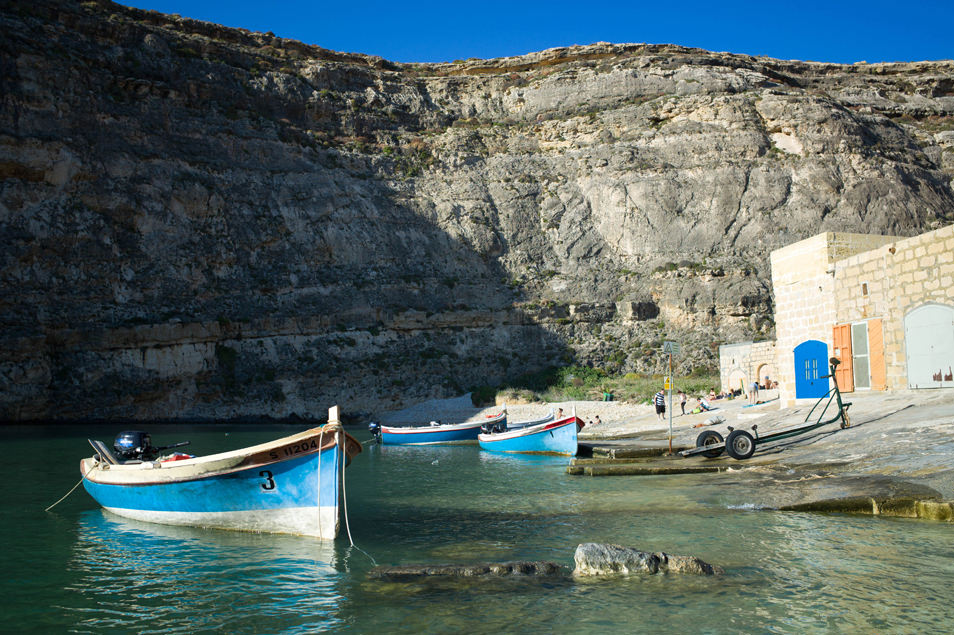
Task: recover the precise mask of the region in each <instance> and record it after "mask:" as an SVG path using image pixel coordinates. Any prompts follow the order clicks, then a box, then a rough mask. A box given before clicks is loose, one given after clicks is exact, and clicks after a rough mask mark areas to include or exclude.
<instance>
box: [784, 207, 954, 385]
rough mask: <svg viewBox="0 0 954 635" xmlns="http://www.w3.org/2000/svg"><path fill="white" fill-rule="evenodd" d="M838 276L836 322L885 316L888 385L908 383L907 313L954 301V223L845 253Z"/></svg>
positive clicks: (857, 320) (835, 278) (838, 265)
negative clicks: (852, 254) (865, 249)
mask: <svg viewBox="0 0 954 635" xmlns="http://www.w3.org/2000/svg"><path fill="white" fill-rule="evenodd" d="M885 238H887V237H885ZM834 281H835V307H836V310H835V323H837V324H846V323H854V322H860V321H864V320H868V319H872V318H880V319H881V320H882V328H883V332H884V353H885V367H886V369H885V370H886V375H887V377H886V379H887V388H888V390H899V389H904V388H907V387H908V378H907V359H906V352H905V345H904V317H905V315H906V314H907V313H908V312H909V311H911V310H912V309H915V308H917V307H919V306H921V305H923V304H926V303H929V302H937V303H940V304H947V305H954V225H951V226H948V227H942V228H941V229H937V230H935V231H932V232H928V233H926V234H921V235H920V236H915V237H913V238H904V239H898V238H893V239H890V240H889V241H886V242H884V243H883V244H882V245H880V246H878V247H877V248H876V249H872V250H870V251H866V252H864V253H860V254H856V255H854V256H852V257H849V258H845V259H843V260H841V261H839V262H837V263H835V271H834ZM776 321H778V318H776Z"/></svg>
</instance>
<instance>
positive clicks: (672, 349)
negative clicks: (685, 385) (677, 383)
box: [663, 342, 679, 456]
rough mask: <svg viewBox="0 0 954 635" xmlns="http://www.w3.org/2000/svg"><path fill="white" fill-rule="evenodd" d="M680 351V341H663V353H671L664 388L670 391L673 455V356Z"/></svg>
mask: <svg viewBox="0 0 954 635" xmlns="http://www.w3.org/2000/svg"><path fill="white" fill-rule="evenodd" d="M678 352H679V342H663V353H664V354H665V355H669V374H668V375H666V383H665V384H664V385H663V389H664V390H668V391H669V454H670V456H671V455H672V356H673V355H675V354H676V353H678Z"/></svg>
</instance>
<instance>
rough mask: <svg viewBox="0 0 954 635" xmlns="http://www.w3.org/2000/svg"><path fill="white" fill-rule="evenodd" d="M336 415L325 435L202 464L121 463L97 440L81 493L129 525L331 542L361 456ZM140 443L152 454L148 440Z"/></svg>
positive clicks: (84, 466)
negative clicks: (347, 480)
mask: <svg viewBox="0 0 954 635" xmlns="http://www.w3.org/2000/svg"><path fill="white" fill-rule="evenodd" d="M332 411H333V412H334V414H335V416H334V418H333V419H330V421H329V423H328V424H326V425H324V426H321V427H319V428H313V429H311V430H306V431H304V432H300V433H298V434H294V435H292V436H289V437H284V438H282V439H277V440H275V441H270V442H268V443H262V444H260V445H256V446H252V447H249V448H243V449H241V450H234V451H231V452H223V453H220V454H212V455H208V456H202V457H192V456H189V455H183V454H175V455H172V456H171V457H165V458H163V457H157V458H156V459H155V460H149V457H150V453H149V452H148V451H147V452H145V453H142V452H140V455H141V456H143V457H144V458H143V459H136V460H127V461H123V460H121V459H120V458H117V457H116V456H115V455H114V454H113V453H112V452H111V451H110V450H109V449H108V448H106V446H105V444H103V443H102V442H100V441H92V440H91V441H90V443H91V444H92V445H93V447H94V449H95V450H96V455H95V456H93V457H90V458H88V459H83V460H82V461H81V462H80V472H81V473H82V475H83V486H84V487H85V488H86V491H87V492H89V494H90V496H92V497H93V498H94V499H95V500H96V502H98V503H99V504H100V505H102V506H103V507H104V508H106V509H107V510H108V511H110V512H112V513H114V514H117V515H119V516H124V517H126V518H133V519H136V520H142V521H147V522H153V523H161V524H167V525H190V526H197V527H212V528H218V529H235V530H245V531H256V532H267V533H284V534H299V535H304V536H315V537H317V538H321V539H325V540H331V539H334V538H335V537H336V536H337V535H338V528H339V524H340V522H339V520H340V517H341V514H340V508H341V507H343V505H340V503H342V501H343V496H342V492H343V484H344V468H345V466H346V465H347V464H348V463H349V462H350V460H351V458H352V457H353V456H355V455H357V454H358V453H359V452H361V444H360V443H359V442H358V441H357V440H355V439H354V438H353V437H351V436H350V435H348V434H346V433H345V432H344V430H343V429H342V428H341V425H340V424H339V423H338V422H337V416H336V415H337V412H336V411H337V408H333V409H332ZM141 436H144V437H145V438H146V440H147V442H146V444H145V445H146V446H148V435H144V434H141ZM118 441H119V440H118V439H117V442H118ZM115 447H116V449H117V451H120V450H122V448H121V447H120V446H119V445H118V444H117V445H116V446H115ZM136 449H137V450H147V449H151V448H136Z"/></svg>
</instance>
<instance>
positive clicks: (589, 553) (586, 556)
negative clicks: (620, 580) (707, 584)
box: [573, 542, 725, 576]
mask: <svg viewBox="0 0 954 635" xmlns="http://www.w3.org/2000/svg"><path fill="white" fill-rule="evenodd" d="M573 560H574V562H575V563H576V569H574V571H573V575H576V576H594V575H610V574H624V575H628V574H636V573H641V574H649V575H653V574H657V573H691V574H695V575H717V574H723V573H725V570H724V569H722V568H721V567H716V566H713V565H711V564H709V563H707V562H703V561H702V560H700V559H699V558H696V557H694V556H673V555H670V554H667V553H662V552H656V553H649V552H647V551H639V550H638V549H633V548H630V547H622V546H620V545H604V544H599V543H595V542H586V543H583V544H581V545H579V546H578V547H577V548H576V553H575V554H574V555H573Z"/></svg>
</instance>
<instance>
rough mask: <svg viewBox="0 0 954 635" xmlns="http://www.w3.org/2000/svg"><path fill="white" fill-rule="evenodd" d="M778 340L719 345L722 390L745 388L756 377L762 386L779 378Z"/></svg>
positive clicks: (745, 391) (744, 389)
mask: <svg viewBox="0 0 954 635" xmlns="http://www.w3.org/2000/svg"><path fill="white" fill-rule="evenodd" d="M776 357H777V354H776V350H775V342H740V343H738V344H724V345H722V346H720V347H719V378H720V381H721V383H722V390H723V392H729V391H732V390H742V392H743V393H747V392H748V386H749V385H750V384H751V383H752V382H753V381H755V380H757V381H758V382H759V385H760V386H762V387H763V388H764V387H766V386H767V385H768V384H774V383H775V382H776V381H778V373H777V372H776V368H777V359H776Z"/></svg>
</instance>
